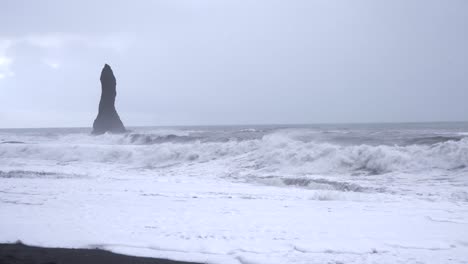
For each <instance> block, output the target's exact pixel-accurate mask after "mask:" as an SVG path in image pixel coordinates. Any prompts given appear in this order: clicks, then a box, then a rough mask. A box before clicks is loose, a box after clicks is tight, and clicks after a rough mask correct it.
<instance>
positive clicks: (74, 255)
mask: <svg viewBox="0 0 468 264" xmlns="http://www.w3.org/2000/svg"><path fill="white" fill-rule="evenodd" d="M129 263H131V264H194V263H189V262H180V261H171V260H165V259H154V258H143V257H133V256H126V255H121V254H115V253H112V252H109V251H104V250H100V249H64V248H41V247H32V246H26V245H23V244H20V243H17V244H0V264H129Z"/></svg>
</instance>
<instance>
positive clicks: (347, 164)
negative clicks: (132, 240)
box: [0, 130, 468, 188]
mask: <svg viewBox="0 0 468 264" xmlns="http://www.w3.org/2000/svg"><path fill="white" fill-rule="evenodd" d="M240 133H255V132H254V131H250V130H247V131H241V132H240ZM23 142H24V143H23ZM5 143H6V142H5ZM21 143H23V144H1V145H0V160H1V161H0V163H2V164H4V165H5V164H8V163H13V162H18V160H23V161H24V160H36V161H40V160H47V161H53V162H57V164H69V163H75V164H78V163H86V162H94V163H105V164H116V165H119V166H128V167H141V168H149V169H151V168H159V167H165V166H166V167H167V166H172V167H173V166H185V165H190V166H196V165H200V166H201V165H204V166H206V164H210V163H211V164H213V165H217V166H218V167H219V166H222V167H223V168H224V169H225V171H229V172H230V173H236V172H242V174H245V175H248V174H252V173H254V174H257V175H258V174H260V175H271V174H272V173H278V174H280V175H307V174H315V175H320V174H323V175H329V174H356V173H361V174H370V175H371V174H384V173H390V172H425V171H430V170H445V171H453V170H464V169H466V168H467V166H468V139H467V138H463V137H459V138H458V137H457V138H450V137H445V138H442V137H433V138H426V139H424V138H423V139H418V142H413V144H408V145H384V144H382V145H369V144H359V145H343V144H338V143H333V142H319V141H314V140H308V141H304V140H302V139H300V138H297V137H294V136H292V135H291V134H288V133H282V132H281V131H275V132H274V133H270V134H263V135H259V134H254V135H249V136H243V134H239V135H233V136H228V137H226V136H220V137H214V138H211V139H206V138H203V137H202V136H199V135H196V133H195V134H194V133H186V132H178V133H173V132H171V131H168V133H159V134H154V133H151V134H144V133H143V134H138V133H130V134H126V135H103V136H89V135H86V134H72V135H64V136H54V139H53V140H48V141H47V140H34V138H33V137H31V138H22V140H21ZM205 168H206V167H205ZM285 184H301V183H300V182H297V183H288V182H285ZM308 184H310V183H308ZM348 187H349V188H353V187H352V186H348ZM348 187H346V188H348Z"/></svg>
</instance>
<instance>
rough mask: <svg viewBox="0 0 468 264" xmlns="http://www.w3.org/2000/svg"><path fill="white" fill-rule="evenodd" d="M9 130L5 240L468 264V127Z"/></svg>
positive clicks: (257, 262) (247, 257)
mask: <svg viewBox="0 0 468 264" xmlns="http://www.w3.org/2000/svg"><path fill="white" fill-rule="evenodd" d="M130 129H131V131H130V132H128V133H126V134H104V135H101V136H93V135H90V129H89V128H48V129H46V128H44V129H2V130H0V242H15V241H18V240H20V241H22V242H23V243H25V244H28V245H35V246H48V247H73V248H76V247H80V248H102V249H106V250H110V251H113V252H118V253H124V254H130V255H138V256H149V257H159V258H169V259H175V260H186V261H195V262H201V263H213V264H224V263H227V264H231V263H233V264H240V263H241V264H263V263H468V261H467V260H468V206H467V205H468V123H419V124H409V123H408V124H338V125H329V124H324V125H262V126H260V125H251V126H209V127H208V126H205V127H203V126H199V127H195V126H193V127H134V128H130Z"/></svg>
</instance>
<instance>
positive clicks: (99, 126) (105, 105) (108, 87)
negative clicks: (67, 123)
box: [93, 64, 126, 135]
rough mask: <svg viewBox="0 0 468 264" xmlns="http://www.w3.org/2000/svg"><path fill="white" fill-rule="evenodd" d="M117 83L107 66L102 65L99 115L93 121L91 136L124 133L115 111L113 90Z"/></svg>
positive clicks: (114, 91) (114, 92) (115, 93)
mask: <svg viewBox="0 0 468 264" xmlns="http://www.w3.org/2000/svg"><path fill="white" fill-rule="evenodd" d="M116 84H117V82H116V80H115V77H114V73H113V72H112V69H111V67H110V66H109V65H107V64H106V65H104V68H103V69H102V72H101V86H102V94H101V101H100V102H99V113H98V115H97V117H96V120H94V124H93V134H95V135H100V134H104V133H106V132H110V133H124V132H126V129H125V127H124V125H123V123H122V121H121V120H120V117H119V114H117V111H116V110H115V96H116V95H117V92H116V90H115V86H116Z"/></svg>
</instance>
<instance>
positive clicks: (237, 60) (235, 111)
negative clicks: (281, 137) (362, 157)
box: [0, 0, 468, 127]
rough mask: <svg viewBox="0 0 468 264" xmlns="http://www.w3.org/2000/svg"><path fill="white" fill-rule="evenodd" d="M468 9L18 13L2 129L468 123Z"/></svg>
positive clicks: (0, 70)
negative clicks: (102, 102)
mask: <svg viewBox="0 0 468 264" xmlns="http://www.w3.org/2000/svg"><path fill="white" fill-rule="evenodd" d="M467 13H468V2H466V1H461V0H460V1H458V0H453V1H442V0H440V1H434V0H429V1H422V0H412V1H370V0H369V1H363V0H362V1H140V2H138V3H134V4H129V3H128V2H127V1H98V2H96V3H95V2H94V1H80V2H78V1H77V2H73V3H72V2H64V1H23V0H20V1H8V2H7V3H6V8H2V10H1V11H0V23H2V24H3V25H9V26H8V27H2V28H1V29H0V76H2V77H3V78H2V77H0V126H1V127H12V126H16V127H18V126H19V127H31V126H32V127H34V126H89V125H90V124H91V122H92V120H93V119H94V117H95V114H96V111H97V103H98V100H99V93H100V90H99V89H100V86H99V73H100V70H101V68H102V66H103V64H104V63H109V64H111V66H112V67H113V69H114V71H115V74H116V76H117V81H118V87H117V89H118V93H119V95H118V99H117V107H118V108H119V112H120V113H121V116H122V119H123V120H124V122H126V123H127V124H128V125H171V124H188V125H191V124H234V123H316V122H372V121H384V122H398V121H434V120H440V121H450V120H466V113H468V104H466V103H465V100H466V98H467V97H468V90H467V89H466V87H467V86H468V50H467V49H466V47H468V37H467V35H466V33H465V32H466V29H467V28H468V17H467V16H466V14H467Z"/></svg>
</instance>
